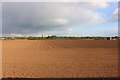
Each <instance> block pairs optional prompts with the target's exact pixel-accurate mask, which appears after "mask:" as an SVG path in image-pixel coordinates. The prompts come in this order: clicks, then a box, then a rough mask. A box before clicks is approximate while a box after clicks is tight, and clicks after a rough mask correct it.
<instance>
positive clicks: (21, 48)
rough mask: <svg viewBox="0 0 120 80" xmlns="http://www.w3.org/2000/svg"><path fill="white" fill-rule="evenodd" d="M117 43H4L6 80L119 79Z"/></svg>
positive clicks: (3, 65)
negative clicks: (53, 79) (43, 79)
mask: <svg viewBox="0 0 120 80" xmlns="http://www.w3.org/2000/svg"><path fill="white" fill-rule="evenodd" d="M117 43H118V41H117V40H4V41H2V44H3V45H2V50H3V54H2V60H3V64H2V67H3V78H7V77H11V78H16V77H17V78H88V77H90V78H94V77H99V78H101V77H102V78H103V77H117V76H118V46H117V45H118V44H117Z"/></svg>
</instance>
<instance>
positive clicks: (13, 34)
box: [10, 33, 22, 37]
mask: <svg viewBox="0 0 120 80" xmlns="http://www.w3.org/2000/svg"><path fill="white" fill-rule="evenodd" d="M10 36H14V37H22V34H16V33H11V34H10Z"/></svg>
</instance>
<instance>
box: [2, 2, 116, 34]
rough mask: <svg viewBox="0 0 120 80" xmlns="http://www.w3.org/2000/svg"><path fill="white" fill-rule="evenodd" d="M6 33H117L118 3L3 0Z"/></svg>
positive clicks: (3, 23)
mask: <svg viewBox="0 0 120 80" xmlns="http://www.w3.org/2000/svg"><path fill="white" fill-rule="evenodd" d="M2 14H3V16H2V28H3V30H2V31H3V36H41V35H42V34H43V35H44V36H47V35H58V36H116V35H118V25H117V24H118V20H117V18H118V16H117V15H118V3H117V2H38V3H37V2H4V3H3V4H2Z"/></svg>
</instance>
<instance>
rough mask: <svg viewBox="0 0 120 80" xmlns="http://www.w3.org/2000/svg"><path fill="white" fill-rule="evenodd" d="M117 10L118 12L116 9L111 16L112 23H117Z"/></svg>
mask: <svg viewBox="0 0 120 80" xmlns="http://www.w3.org/2000/svg"><path fill="white" fill-rule="evenodd" d="M118 10H119V8H116V9H115V10H114V12H113V14H112V21H114V22H118V13H119V12H118ZM119 14H120V13H119Z"/></svg>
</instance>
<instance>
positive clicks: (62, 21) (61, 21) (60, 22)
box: [55, 19, 67, 24]
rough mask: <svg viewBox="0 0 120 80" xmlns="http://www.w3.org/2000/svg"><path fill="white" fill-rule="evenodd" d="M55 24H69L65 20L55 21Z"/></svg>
mask: <svg viewBox="0 0 120 80" xmlns="http://www.w3.org/2000/svg"><path fill="white" fill-rule="evenodd" d="M55 22H57V23H58V24H67V20H65V19H55Z"/></svg>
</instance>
